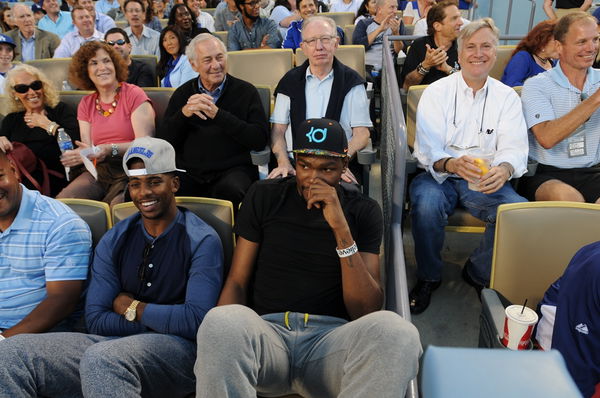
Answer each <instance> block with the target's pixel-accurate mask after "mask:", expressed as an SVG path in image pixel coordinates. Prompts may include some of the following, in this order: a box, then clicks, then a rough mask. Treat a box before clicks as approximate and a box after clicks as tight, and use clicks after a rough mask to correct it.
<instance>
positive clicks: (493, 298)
mask: <svg viewBox="0 0 600 398" xmlns="http://www.w3.org/2000/svg"><path fill="white" fill-rule="evenodd" d="M481 307H482V311H484V312H487V313H488V315H490V316H491V319H492V320H493V326H494V327H495V328H496V330H495V332H496V335H497V336H500V332H502V333H504V332H503V330H504V305H502V302H501V301H500V297H499V296H498V293H497V292H496V291H495V290H492V289H483V290H482V291H481Z"/></svg>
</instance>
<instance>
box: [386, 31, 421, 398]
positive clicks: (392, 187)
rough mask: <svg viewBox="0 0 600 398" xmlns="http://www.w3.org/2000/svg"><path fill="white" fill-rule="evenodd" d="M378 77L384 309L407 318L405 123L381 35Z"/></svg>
mask: <svg viewBox="0 0 600 398" xmlns="http://www.w3.org/2000/svg"><path fill="white" fill-rule="evenodd" d="M383 48H384V50H383V69H382V80H381V90H382V92H381V100H382V101H381V132H382V133H381V134H382V136H381V185H382V188H381V195H382V202H383V217H384V248H385V259H384V261H385V273H386V309H388V310H390V311H394V312H397V313H398V314H400V315H401V316H402V317H403V318H404V319H406V320H407V321H410V320H411V317H410V309H409V305H408V285H407V282H406V266H405V263H404V248H403V245H402V227H401V222H402V211H403V208H404V194H405V186H406V173H405V164H406V155H407V153H408V152H407V151H408V147H407V145H406V123H405V122H404V120H405V119H404V112H403V111H402V104H401V102H400V89H399V87H398V79H397V76H396V71H395V66H394V58H393V56H392V53H391V51H390V49H389V48H390V41H389V38H388V37H384V39H383ZM406 396H407V397H409V398H418V396H419V394H418V386H417V380H416V379H415V380H412V381H411V382H410V384H409V386H408V390H407V392H406Z"/></svg>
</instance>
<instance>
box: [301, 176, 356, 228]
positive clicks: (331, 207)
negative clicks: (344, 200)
mask: <svg viewBox="0 0 600 398" xmlns="http://www.w3.org/2000/svg"><path fill="white" fill-rule="evenodd" d="M306 198H307V200H306V208H307V209H311V208H313V207H316V208H317V209H322V210H323V217H325V220H326V221H327V223H328V224H329V226H330V227H331V228H332V229H336V228H343V227H346V226H347V225H348V224H347V222H346V217H345V216H344V212H343V210H342V206H341V205H340V200H339V198H338V195H337V191H336V190H335V188H334V187H332V186H331V185H329V184H327V183H326V182H325V181H323V180H322V179H320V178H318V177H316V178H314V179H313V180H312V181H311V183H310V185H309V187H308V192H307V195H306Z"/></svg>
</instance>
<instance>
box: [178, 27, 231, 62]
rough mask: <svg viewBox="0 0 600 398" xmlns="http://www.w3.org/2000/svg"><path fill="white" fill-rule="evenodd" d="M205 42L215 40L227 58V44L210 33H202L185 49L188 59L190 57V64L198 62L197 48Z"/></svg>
mask: <svg viewBox="0 0 600 398" xmlns="http://www.w3.org/2000/svg"><path fill="white" fill-rule="evenodd" d="M205 40H214V41H216V42H217V43H219V44H220V45H221V48H222V49H223V53H224V54H225V57H227V48H226V47H225V43H223V42H222V41H221V39H219V38H218V37H216V36H213V35H211V34H210V33H200V34H199V35H198V36H196V37H194V38H193V39H192V41H190V42H189V44H188V45H187V47H186V49H185V55H186V57H188V60H189V61H190V62H192V61H195V60H196V55H197V54H196V46H197V45H198V43H200V42H203V41H205Z"/></svg>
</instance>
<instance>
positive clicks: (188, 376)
mask: <svg viewBox="0 0 600 398" xmlns="http://www.w3.org/2000/svg"><path fill="white" fill-rule="evenodd" d="M123 168H124V169H125V172H126V173H127V175H128V176H129V193H130V195H131V198H132V200H133V203H134V204H135V205H136V207H137V208H138V209H139V210H140V212H139V213H138V214H136V215H133V216H131V217H129V218H127V219H126V220H124V221H122V222H120V223H119V224H117V225H116V226H115V227H114V228H112V229H111V230H110V231H109V232H107V233H106V234H105V235H104V237H103V238H102V240H101V241H100V243H99V244H98V247H97V248H96V252H95V256H94V262H93V265H92V272H91V279H90V284H89V289H88V292H87V299H86V308H85V313H86V314H85V315H86V323H87V327H88V331H89V332H90V333H93V334H83V333H47V334H44V335H22V336H16V337H13V338H11V339H7V340H6V341H5V342H3V343H0V358H2V360H0V396H2V397H5V396H9V397H17V396H50V397H56V396H61V397H76V396H81V394H82V392H83V395H84V396H89V397H91V396H94V397H99V396H102V397H124V396H144V397H165V396H170V395H172V396H178V397H179V396H187V395H189V394H190V393H193V391H194V384H195V379H194V374H193V370H192V368H193V365H194V361H195V359H196V355H195V352H196V344H195V341H194V340H195V336H196V331H197V329H198V326H199V325H200V322H201V321H202V319H203V318H204V315H205V314H206V312H208V310H209V309H211V308H212V307H213V306H214V305H215V303H216V301H217V297H218V294H219V291H220V289H221V282H222V273H223V268H222V265H223V251H222V247H221V242H220V240H219V237H218V235H217V234H216V232H215V231H214V230H213V229H212V228H211V227H209V226H208V225H207V224H206V223H204V222H203V221H202V220H201V219H199V218H198V217H197V216H196V215H194V214H193V213H192V212H190V211H188V210H186V209H182V208H181V209H180V208H177V207H176V205H175V196H174V195H175V192H177V189H178V188H179V179H178V177H177V176H175V175H174V173H173V172H174V171H175V170H176V168H175V150H174V149H173V147H172V146H171V145H170V144H169V143H167V142H166V141H164V140H160V139H157V138H151V137H144V138H139V139H136V140H135V141H134V142H133V143H132V145H131V147H130V148H129V150H128V151H127V153H126V154H125V156H124V158H123Z"/></svg>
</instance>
